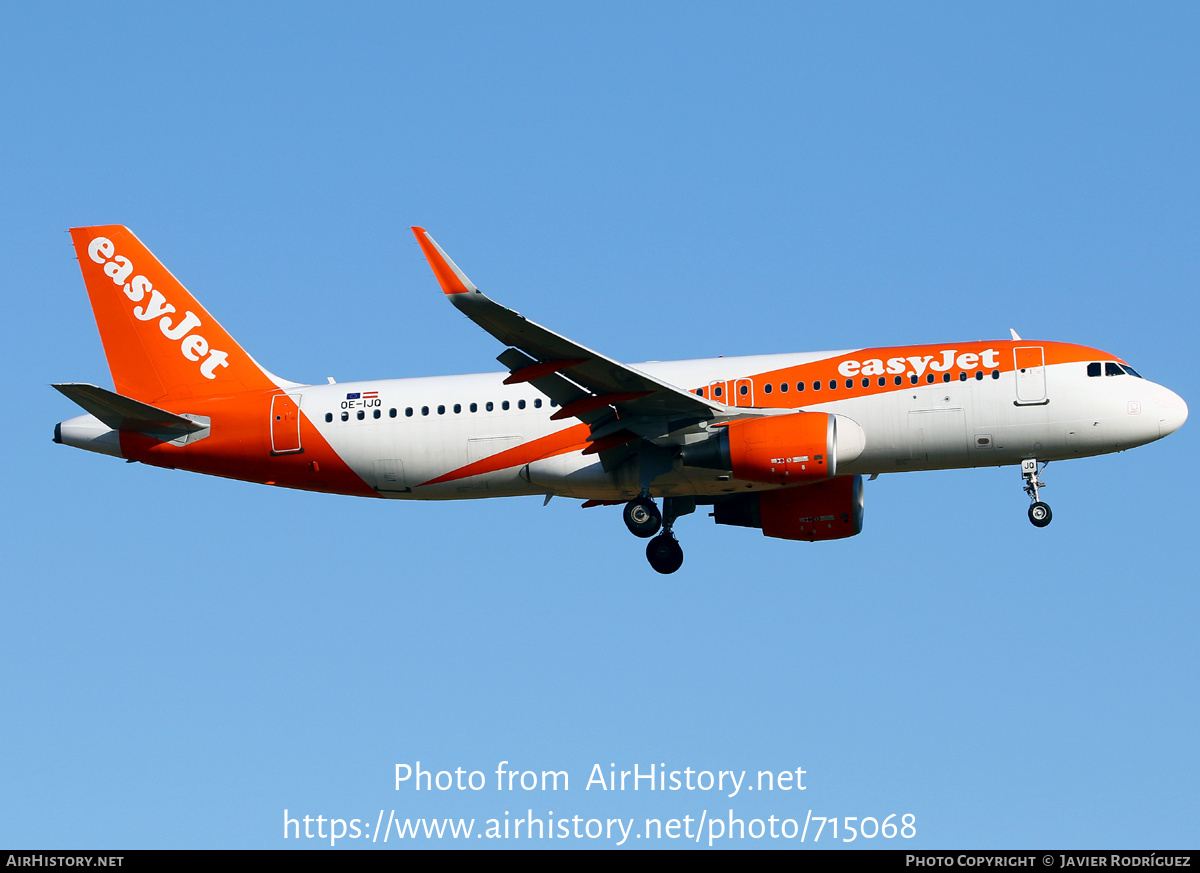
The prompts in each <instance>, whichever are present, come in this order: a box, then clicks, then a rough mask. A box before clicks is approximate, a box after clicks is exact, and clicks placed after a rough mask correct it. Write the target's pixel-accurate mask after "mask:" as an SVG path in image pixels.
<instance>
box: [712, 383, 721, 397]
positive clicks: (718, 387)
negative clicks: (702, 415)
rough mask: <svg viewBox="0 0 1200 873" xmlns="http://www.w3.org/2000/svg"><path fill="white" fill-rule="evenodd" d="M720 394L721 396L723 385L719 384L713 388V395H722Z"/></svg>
mask: <svg viewBox="0 0 1200 873" xmlns="http://www.w3.org/2000/svg"><path fill="white" fill-rule="evenodd" d="M720 396H721V386H720V385H718V386H717V387H716V388H714V389H713V397H720Z"/></svg>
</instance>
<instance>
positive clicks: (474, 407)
mask: <svg viewBox="0 0 1200 873" xmlns="http://www.w3.org/2000/svg"><path fill="white" fill-rule="evenodd" d="M467 408H468V409H470V410H471V411H472V412H478V411H479V404H478V403H472V404H471V405H470V406H468V407H467Z"/></svg>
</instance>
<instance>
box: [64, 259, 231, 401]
mask: <svg viewBox="0 0 1200 873" xmlns="http://www.w3.org/2000/svg"><path fill="white" fill-rule="evenodd" d="M87 252H88V257H89V258H91V259H92V260H93V261H95V262H96V263H97V264H103V265H104V274H105V275H106V276H108V277H109V278H110V279H112V280H113V284H114V285H116V286H117V287H119V288H121V289H122V290H123V291H124V292H125V296H126V297H128V298H129V299H130V300H131V301H132V302H134V303H142V304H143V305H141V306H135V307H133V317H134V318H136V319H137V320H138V321H153V320H154V319H156V318H157V319H158V329H159V330H161V331H162V335H163V336H165V337H166V338H167V339H169V340H171V341H173V342H178V343H179V353H180V354H181V355H183V356H184V357H185V358H187V359H188V360H189V361H198V362H199V363H200V375H202V376H203V377H204V378H205V379H215V378H217V377H216V369H217V367H228V366H229V363H228V361H227V358H228V357H229V353H228V352H222V351H218V350H217V349H210V348H209V346H208V340H206V339H205V338H204V337H203V336H202V335H201V334H198V333H196V332H195V331H196V330H197V329H198V328H200V327H202V326H203V325H202V324H201V322H200V318H199V317H198V316H197V315H196V313H194V312H192V311H191V310H188V311H186V312H184V314H183V317H182V318H178V319H176V320H175V321H172V320H171V314H172V313H174V312H175V307H174V306H172V305H171V304H170V303H168V302H167V298H166V297H164V296H163V293H162V292H161V291H159V290H158V289H157V288H155V287H154V286H153V285H152V284H151V282H150V280H149V279H147V278H146V277H145V276H142V275H140V274H139V275H137V276H133V278H132V279H130V278H129V277H130V276H132V275H133V264H131V263H130V262H129V258H126V257H123V256H122V255H118V254H117V253H116V248H115V247H114V246H113V244H112V240H110V239H108V238H107V237H103V236H98V237H96V238H95V239H94V240H92V241H91V242H90V243H88V249H87ZM127 280H128V281H127ZM147 295H149V297H148V298H147Z"/></svg>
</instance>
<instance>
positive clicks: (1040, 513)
mask: <svg viewBox="0 0 1200 873" xmlns="http://www.w3.org/2000/svg"><path fill="white" fill-rule="evenodd" d="M1047 463H1048V462H1047ZM1045 469H1046V464H1042V470H1045ZM1040 472H1041V471H1040V470H1038V462H1037V458H1027V459H1026V460H1024V461H1022V462H1021V478H1022V479H1024V480H1025V493H1026V494H1028V495H1029V500H1030V503H1029V520H1030V521H1031V522H1033V526H1034V527H1045V526H1046V525H1048V524H1049V523H1050V519H1052V518H1053V517H1054V514H1053V513H1051V512H1050V506H1049V505H1048V504H1045V503H1042V501H1041V500H1039V499H1038V489H1039V488H1045V487H1046V483H1045V482H1043V481H1042V480H1041V478H1040V475H1039V474H1040Z"/></svg>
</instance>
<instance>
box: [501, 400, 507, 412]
mask: <svg viewBox="0 0 1200 873" xmlns="http://www.w3.org/2000/svg"><path fill="white" fill-rule="evenodd" d="M500 408H501V409H505V410H507V409H508V401H507V400H505V401H504V402H503V403H501V404H500Z"/></svg>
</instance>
